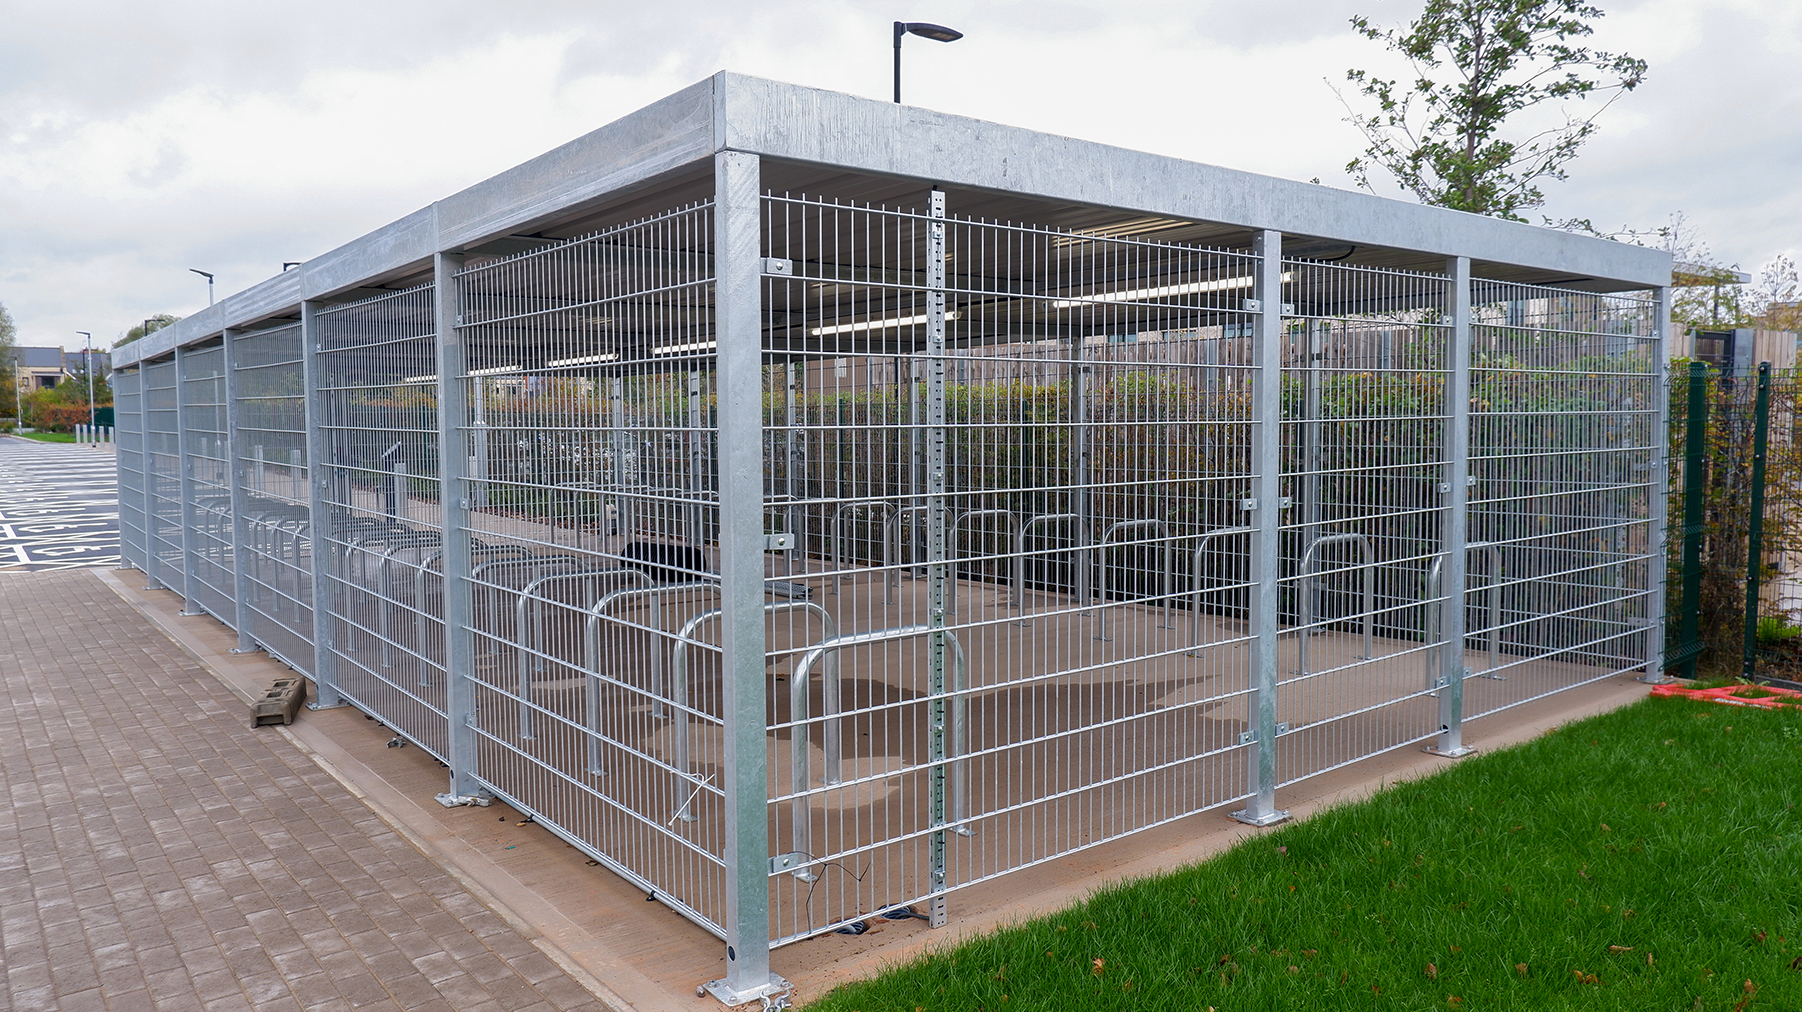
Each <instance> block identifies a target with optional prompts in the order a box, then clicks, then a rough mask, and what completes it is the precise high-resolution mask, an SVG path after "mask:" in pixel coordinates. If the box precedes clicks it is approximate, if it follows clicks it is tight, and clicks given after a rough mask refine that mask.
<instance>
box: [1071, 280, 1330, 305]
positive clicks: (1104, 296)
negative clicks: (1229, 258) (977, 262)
mask: <svg viewBox="0 0 1802 1012" xmlns="http://www.w3.org/2000/svg"><path fill="white" fill-rule="evenodd" d="M1294 279H1295V272H1294V271H1284V272H1283V282H1284V283H1285V284H1286V283H1288V282H1290V281H1293V280H1294ZM1255 284H1257V279H1256V278H1255V277H1253V276H1251V275H1249V274H1247V275H1245V276H1243V277H1237V278H1219V279H1217V280H1214V281H1195V282H1191V283H1190V284H1186V285H1165V286H1164V287H1162V288H1129V289H1127V290H1126V291H1124V292H1100V293H1097V294H1095V295H1089V296H1085V297H1083V298H1080V299H1059V300H1057V301H1055V302H1053V303H1052V304H1051V305H1052V306H1053V307H1054V308H1056V309H1072V308H1075V307H1077V306H1085V305H1090V304H1093V303H1096V302H1141V301H1144V300H1147V299H1167V298H1169V297H1171V296H1173V295H1200V294H1202V293H1204V292H1226V291H1233V290H1235V289H1240V288H1250V287H1251V286H1253V285H1255Z"/></svg>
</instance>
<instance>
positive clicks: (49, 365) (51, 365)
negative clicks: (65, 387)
mask: <svg viewBox="0 0 1802 1012" xmlns="http://www.w3.org/2000/svg"><path fill="white" fill-rule="evenodd" d="M13 351H14V353H15V356H14V365H15V368H16V370H17V374H16V376H15V377H14V380H13V381H14V382H15V383H17V384H18V386H19V392H20V393H21V394H27V393H30V392H32V391H33V390H49V389H51V388H52V387H55V386H56V385H57V384H58V383H61V382H62V381H63V380H65V379H74V378H76V377H77V376H81V375H83V374H84V373H86V372H87V371H88V366H87V358H88V354H89V353H88V352H87V351H85V350H83V351H64V350H62V349H61V348H26V347H19V348H15V349H13ZM93 356H94V359H93V361H94V369H93V371H94V372H95V373H97V374H99V375H102V376H104V375H106V374H107V373H109V372H111V371H112V368H113V361H112V353H111V352H106V351H100V350H96V351H94V352H93Z"/></svg>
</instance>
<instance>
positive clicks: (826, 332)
mask: <svg viewBox="0 0 1802 1012" xmlns="http://www.w3.org/2000/svg"><path fill="white" fill-rule="evenodd" d="M945 319H947V320H955V319H957V313H956V312H950V313H946V314H945ZM925 322H926V314H925V313H921V314H920V315H918V316H891V317H889V318H887V319H883V320H860V321H858V322H857V323H840V324H835V325H833V326H830V327H815V328H813V329H812V330H809V331H808V332H807V333H808V336H810V337H830V336H831V335H833V334H852V333H856V332H858V331H861V330H887V329H888V328H890V327H911V326H914V325H915V324H920V323H925Z"/></svg>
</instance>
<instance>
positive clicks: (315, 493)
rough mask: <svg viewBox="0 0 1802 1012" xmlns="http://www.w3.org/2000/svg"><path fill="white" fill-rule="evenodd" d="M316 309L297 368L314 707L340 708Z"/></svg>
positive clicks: (306, 310)
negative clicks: (309, 552) (309, 549)
mask: <svg viewBox="0 0 1802 1012" xmlns="http://www.w3.org/2000/svg"><path fill="white" fill-rule="evenodd" d="M318 308H319V305H318V303H315V302H302V303H301V304H300V370H301V379H302V391H303V394H304V396H303V397H302V403H303V405H304V410H305V414H306V419H305V422H304V424H305V426H306V432H305V433H304V436H303V438H304V439H305V441H306V454H307V526H308V529H309V530H311V531H312V535H313V573H312V578H313V672H312V674H313V695H314V702H313V706H314V708H315V709H326V708H329V707H334V706H343V705H345V704H344V699H343V697H342V696H340V695H339V694H338V655H337V649H336V647H337V645H336V644H335V643H333V641H332V635H333V631H332V625H333V623H332V602H333V601H335V600H336V599H337V595H336V593H335V591H336V589H337V580H338V577H339V574H338V573H337V571H336V568H337V567H336V563H337V561H338V557H337V552H336V551H335V550H333V549H332V547H331V545H332V543H333V541H334V538H333V527H332V504H331V502H330V500H328V499H327V497H326V480H327V478H326V472H327V470H328V469H327V468H326V467H325V466H324V459H325V454H324V447H325V436H324V432H323V426H324V425H325V424H326V423H325V419H324V418H321V417H320V411H321V410H322V409H323V406H324V404H325V399H324V398H323V397H321V396H320V394H319V388H320V387H321V386H324V385H325V384H323V383H321V382H320V376H319V326H318V322H317V321H316V319H315V318H314V313H315V311H316V310H317V309H318ZM234 463H235V461H234Z"/></svg>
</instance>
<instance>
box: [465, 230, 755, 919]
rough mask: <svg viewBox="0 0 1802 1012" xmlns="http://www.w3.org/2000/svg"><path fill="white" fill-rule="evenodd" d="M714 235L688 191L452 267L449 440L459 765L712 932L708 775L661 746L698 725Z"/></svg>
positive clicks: (711, 521)
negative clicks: (469, 663)
mask: <svg viewBox="0 0 1802 1012" xmlns="http://www.w3.org/2000/svg"><path fill="white" fill-rule="evenodd" d="M712 238H713V211H712V207H711V206H710V205H708V204H699V205H694V206H690V207H684V208H679V209H675V210H672V211H670V212H667V213H664V214H660V215H656V216H653V217H650V218H647V219H644V220H641V221H636V222H631V223H628V224H624V225H621V226H618V227H615V228H610V229H607V230H605V231H603V232H600V233H597V234H595V235H592V236H587V237H583V238H580V239H575V240H571V241H569V242H565V243H559V244H557V245H554V246H549V247H546V248H544V249H541V250H535V251H532V252H530V253H525V254H520V255H518V256H514V257H508V258H504V259H499V260H492V261H486V262H480V263H471V264H470V265H468V266H467V267H466V269H464V270H463V271H462V272H461V273H460V274H459V276H458V285H459V291H458V297H459V300H460V306H461V310H460V312H461V319H462V326H461V327H460V329H459V337H460V339H461V340H462V342H463V345H464V347H465V349H466V352H465V353H466V356H467V359H466V363H465V367H466V372H465V374H464V375H463V376H461V377H458V379H457V381H458V382H461V383H464V384H465V385H466V389H467V390H468V392H469V394H468V396H469V403H470V416H469V418H468V419H467V424H466V425H464V426H463V427H462V430H461V431H460V432H459V433H458V435H457V438H458V439H459V440H462V441H463V445H464V446H466V447H467V448H468V453H469V460H470V465H469V472H468V474H469V480H468V482H467V489H468V502H469V514H468V516H469V526H470V529H471V532H472V535H473V537H474V538H475V543H476V552H475V558H474V569H473V572H472V574H471V576H470V578H469V579H470V590H471V594H472V596H473V600H474V609H475V611H474V617H473V626H472V631H473V637H474V650H475V667H474V672H473V674H474V679H475V683H476V686H475V689H476V699H475V708H476V712H477V714H478V715H479V720H478V723H477V731H476V733H477V751H478V758H477V770H478V773H479V776H480V777H481V779H482V780H483V781H484V782H485V783H487V784H489V785H490V786H491V787H492V788H493V789H494V790H496V791H497V792H498V793H500V794H502V795H503V796H505V797H508V798H511V799H513V800H514V801H515V802H516V803H517V804H520V805H522V806H523V807H525V808H526V809H527V810H529V811H532V812H533V813H534V815H535V817H536V818H537V819H538V821H539V822H541V823H544V824H545V825H547V826H549V827H551V828H552V829H553V831H555V832H558V833H560V834H562V835H564V836H565V837H566V838H568V839H570V840H571V841H572V842H575V843H576V844H577V845H578V846H581V847H582V848H583V849H584V850H586V851H587V852H589V853H590V854H592V855H594V856H595V857H597V859H599V860H601V861H603V862H604V863H606V864H607V865H608V866H609V867H611V868H612V869H614V870H615V871H617V872H619V873H621V874H623V875H625V876H626V877H628V878H630V879H632V880H633V881H636V882H638V883H640V884H641V885H643V886H645V887H646V888H647V889H651V890H655V892H656V893H657V895H658V897H659V898H660V899H662V900H663V901H665V902H667V903H668V904H670V906H672V907H673V908H675V909H676V910H678V911H680V912H681V913H683V914H684V915H686V916H688V917H689V918H691V919H693V920H694V921H696V922H697V923H699V924H701V925H703V926H705V927H707V928H708V929H709V930H712V931H715V932H718V931H721V930H722V928H721V924H722V920H723V917H724V907H723V903H724V892H723V890H724V870H723V860H722V856H721V848H722V846H723V835H724V827H723V821H722V819H721V816H720V813H719V806H718V798H719V781H718V779H717V777H715V778H713V779H712V780H708V779H707V778H706V777H705V776H698V777H691V776H690V775H689V770H687V769H686V768H683V767H680V766H678V764H676V763H675V762H674V761H673V759H672V755H671V750H672V749H674V748H675V743H674V738H673V735H675V734H676V733H677V732H676V731H675V730H674V728H675V727H676V726H681V727H682V728H683V731H684V732H686V731H687V730H688V727H687V722H686V721H680V722H678V721H676V720H673V719H672V718H673V715H674V714H677V713H687V714H689V715H690V716H691V717H693V718H694V719H695V720H696V721H698V722H700V723H701V724H703V725H704V726H707V727H715V728H717V727H718V726H719V716H718V708H717V703H716V702H715V701H713V697H712V696H711V695H706V694H705V692H706V689H705V686H706V685H707V684H708V682H707V681H706V679H707V677H708V675H707V671H708V670H711V669H709V668H708V665H709V663H711V658H710V657H709V656H708V651H707V650H705V649H704V648H701V647H698V646H694V645H693V644H690V643H689V642H688V641H689V640H691V639H694V638H695V637H704V636H707V635H713V634H710V633H707V632H705V631H703V630H701V629H700V628H699V627H696V628H695V629H690V630H689V631H688V632H686V633H684V632H683V631H682V630H684V629H685V628H686V627H687V626H688V625H689V623H691V622H693V621H695V620H697V619H698V618H699V617H700V616H702V614H703V613H705V612H707V611H708V610H710V609H717V608H718V607H719V605H718V595H717V591H716V588H717V577H716V576H715V575H714V571H715V569H716V561H715V558H714V544H713V539H714V537H715V531H716V528H717V520H716V518H715V514H716V513H717V502H716V497H715V495H714V493H713V489H714V488H715V483H716V477H715V475H716V473H717V466H718V465H717V462H716V460H715V454H714V445H715V435H716V433H715V430H714V422H713V386H714V359H715V354H714V343H713V304H712V303H713V291H712V279H713V274H712V262H711V256H710V250H711V244H712ZM703 642H704V640H703ZM678 655H681V656H680V657H679V656H678ZM681 664H687V665H688V672H689V674H688V675H687V676H685V680H684V682H683V684H684V685H688V686H690V687H691V688H690V694H689V695H688V696H687V697H686V698H685V699H682V700H679V699H677V698H676V697H677V694H678V693H677V690H676V689H674V688H673V687H672V684H673V683H672V679H675V678H676V677H677V676H676V675H675V674H674V673H673V672H674V671H675V670H676V669H677V667H678V666H679V665H681ZM710 707H711V709H710ZM692 737H693V738H695V739H697V740H706V739H707V737H708V736H707V733H706V732H705V731H704V730H697V731H695V732H694V734H693V736H692Z"/></svg>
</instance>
